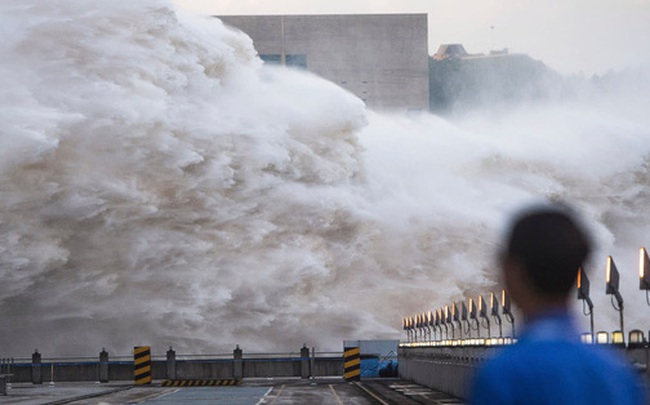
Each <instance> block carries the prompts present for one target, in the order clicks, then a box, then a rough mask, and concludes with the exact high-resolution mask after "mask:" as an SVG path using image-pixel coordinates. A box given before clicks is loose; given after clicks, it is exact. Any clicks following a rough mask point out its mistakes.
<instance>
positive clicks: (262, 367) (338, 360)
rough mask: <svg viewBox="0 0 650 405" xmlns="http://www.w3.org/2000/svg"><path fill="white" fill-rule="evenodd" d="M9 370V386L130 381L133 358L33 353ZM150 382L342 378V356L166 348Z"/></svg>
mask: <svg viewBox="0 0 650 405" xmlns="http://www.w3.org/2000/svg"><path fill="white" fill-rule="evenodd" d="M12 367H13V369H12V372H13V374H12V376H13V377H12V381H14V382H31V383H33V384H43V382H46V383H50V382H54V383H56V382H76V381H78V382H82V381H93V382H102V383H106V382H109V381H133V379H134V358H133V357H131V356H129V357H127V356H122V357H113V358H111V357H109V353H108V352H107V351H106V350H104V349H102V351H101V352H100V353H99V356H98V357H95V358H91V357H86V358H76V359H72V358H67V359H47V358H45V359H43V357H42V355H41V353H39V352H38V351H35V352H34V354H33V355H32V358H31V361H29V360H27V359H18V361H17V362H15V363H14V364H13V366H12ZM151 376H152V378H153V379H154V380H228V379H237V380H241V379H244V378H276V377H298V378H310V377H342V376H343V355H342V354H341V353H337V354H329V353H326V354H323V353H318V354H315V357H312V356H310V351H309V348H307V347H306V346H304V347H302V348H301V349H300V351H299V352H294V353H281V354H278V353H275V354H274V353H268V354H245V353H244V352H243V350H241V349H240V348H239V347H237V348H235V350H233V353H232V355H227V354H225V355H209V356H193V355H184V356H178V355H177V354H176V352H175V351H174V350H173V349H172V348H171V347H170V348H169V350H168V351H167V352H166V356H165V357H164V358H156V357H155V356H153V357H152V360H151Z"/></svg>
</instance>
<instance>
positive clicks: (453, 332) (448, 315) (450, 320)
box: [445, 305, 456, 339]
mask: <svg viewBox="0 0 650 405" xmlns="http://www.w3.org/2000/svg"><path fill="white" fill-rule="evenodd" d="M454 307H455V305H452V307H451V308H450V307H449V305H445V319H446V322H447V325H449V326H451V338H452V339H454V338H456V328H455V325H454V314H453V313H452V312H453V308H454ZM447 338H449V336H447Z"/></svg>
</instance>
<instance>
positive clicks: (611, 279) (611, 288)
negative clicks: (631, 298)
mask: <svg viewBox="0 0 650 405" xmlns="http://www.w3.org/2000/svg"><path fill="white" fill-rule="evenodd" d="M605 281H606V282H607V284H606V288H605V294H608V295H612V294H616V293H618V282H619V273H618V269H617V268H616V264H615V263H614V259H613V258H612V256H607V274H606V280H605Z"/></svg>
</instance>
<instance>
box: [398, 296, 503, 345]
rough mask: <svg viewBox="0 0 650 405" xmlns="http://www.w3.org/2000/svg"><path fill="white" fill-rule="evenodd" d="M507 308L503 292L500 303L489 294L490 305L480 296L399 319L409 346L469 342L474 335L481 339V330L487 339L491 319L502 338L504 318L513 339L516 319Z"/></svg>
mask: <svg viewBox="0 0 650 405" xmlns="http://www.w3.org/2000/svg"><path fill="white" fill-rule="evenodd" d="M510 305H511V304H510V296H509V295H508V294H507V292H506V290H503V291H502V292H501V302H499V299H498V297H497V295H496V294H495V293H493V292H492V293H490V300H489V302H486V301H485V299H483V296H482V295H479V296H478V297H477V299H474V298H470V299H469V300H468V301H467V303H466V302H465V301H461V302H458V303H456V302H454V303H452V304H451V305H445V306H444V307H441V308H438V309H436V310H433V311H427V312H423V313H421V314H416V315H413V316H406V317H404V318H402V328H403V329H404V331H406V336H407V340H408V342H409V343H415V342H457V341H459V340H471V339H473V336H472V335H474V334H475V335H476V336H475V338H476V339H481V330H482V329H484V330H485V332H487V333H486V334H485V335H484V336H486V337H487V338H488V339H490V338H492V330H491V320H493V321H494V323H495V324H496V325H498V327H499V338H501V339H502V338H503V327H502V325H503V319H505V320H506V321H507V322H509V323H510V324H511V325H512V335H511V340H512V339H514V338H515V318H514V316H513V315H512V312H511V310H510ZM501 315H503V318H502V317H501ZM457 331H458V333H456V332H457ZM473 332H475V333H473ZM457 335H458V336H457Z"/></svg>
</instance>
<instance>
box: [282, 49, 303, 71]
mask: <svg viewBox="0 0 650 405" xmlns="http://www.w3.org/2000/svg"><path fill="white" fill-rule="evenodd" d="M286 60H287V62H286V63H287V66H289V67H296V68H300V69H307V55H305V54H304V53H299V54H295V55H287V56H286Z"/></svg>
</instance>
